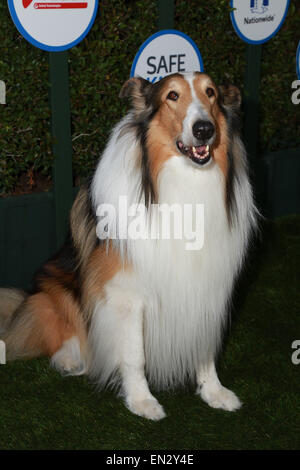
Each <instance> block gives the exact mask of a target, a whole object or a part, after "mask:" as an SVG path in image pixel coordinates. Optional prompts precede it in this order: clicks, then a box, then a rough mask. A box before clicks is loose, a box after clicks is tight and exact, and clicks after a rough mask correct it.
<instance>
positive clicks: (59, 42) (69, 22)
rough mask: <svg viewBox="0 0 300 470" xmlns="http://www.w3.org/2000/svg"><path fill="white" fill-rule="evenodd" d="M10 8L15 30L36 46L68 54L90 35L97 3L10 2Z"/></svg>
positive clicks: (89, 0)
mask: <svg viewBox="0 0 300 470" xmlns="http://www.w3.org/2000/svg"><path fill="white" fill-rule="evenodd" d="M8 7H9V11H10V14H11V17H12V19H13V22H14V24H15V26H16V28H17V29H18V31H19V32H20V33H21V35H22V36H23V37H24V38H25V39H26V40H27V41H28V42H30V43H31V44H32V45H33V46H35V47H38V48H39V49H43V50H45V51H65V50H67V49H70V48H71V47H73V46H76V44H78V43H79V42H80V41H82V39H84V38H85V36H86V35H87V34H88V32H89V30H90V29H91V27H92V25H93V23H94V21H95V18H96V14H97V10H98V0H68V1H66V0H63V1H62V0H8Z"/></svg>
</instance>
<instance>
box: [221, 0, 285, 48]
mask: <svg viewBox="0 0 300 470" xmlns="http://www.w3.org/2000/svg"><path fill="white" fill-rule="evenodd" d="M289 3H290V0H280V1H279V0H230V6H231V8H232V9H233V10H232V11H231V13H230V17H231V21H232V24H233V27H234V29H235V31H236V33H237V35H238V36H239V37H240V38H241V39H242V40H243V41H245V42H247V43H249V44H263V43H264V42H266V41H268V40H269V39H271V38H272V37H273V36H275V34H276V33H277V32H278V31H279V29H280V28H281V26H282V24H283V22H284V20H285V17H286V14H287V11H288V8H289Z"/></svg>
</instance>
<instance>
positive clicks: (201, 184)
mask: <svg viewBox="0 0 300 470" xmlns="http://www.w3.org/2000/svg"><path fill="white" fill-rule="evenodd" d="M121 97H128V98H130V99H131V101H132V109H131V110H130V111H129V113H128V114H127V116H125V117H124V118H123V119H122V120H121V121H120V122H119V123H118V124H117V126H116V127H115V128H114V129H113V131H112V133H111V136H110V139H109V141H108V144H107V146H106V149H105V151H104V152H103V155H102V156H101V158H100V160H99V163H98V165H97V168H96V171H95V174H94V176H93V179H92V181H91V184H89V185H88V186H86V187H84V188H82V189H81V190H80V192H79V194H78V196H77V198H76V200H75V202H74V205H73V208H72V211H71V219H70V220H71V224H70V226H71V236H70V239H69V245H68V246H67V247H66V248H65V249H64V250H63V251H62V252H61V253H60V254H59V255H58V256H56V257H55V258H54V259H53V260H50V261H49V262H48V263H46V265H45V266H44V267H43V268H42V270H41V271H40V273H39V274H38V276H37V289H36V290H35V292H33V293H32V294H31V295H29V296H25V295H23V294H20V295H19V294H16V293H15V292H11V291H7V290H2V291H1V290H0V299H2V300H0V301H1V302H2V304H3V305H6V306H7V309H6V310H7V311H6V312H5V315H4V313H2V321H1V319H0V328H2V333H1V329H0V337H1V339H3V340H4V341H6V343H7V346H8V355H9V357H10V358H14V357H33V356H37V355H48V356H50V357H51V363H52V365H53V366H54V367H56V368H57V369H59V370H60V371H61V372H63V373H71V374H80V373H87V374H88V375H89V376H90V377H92V378H93V380H96V382H97V383H98V385H99V386H105V385H107V384H112V385H119V386H120V391H121V393H122V395H123V396H124V399H125V403H126V405H127V406H128V408H129V409H130V410H132V411H133V412H134V413H136V414H138V415H141V416H145V417H147V418H149V419H154V420H155V419H160V418H162V417H164V416H165V413H164V410H163V408H162V407H161V405H160V404H159V403H158V402H157V400H156V399H155V398H154V397H153V395H152V394H151V392H150V390H149V387H148V382H149V383H150V384H151V385H153V386H154V387H155V388H157V389H166V388H170V387H175V386H177V385H179V384H184V383H186V381H187V380H192V381H195V382H196V383H197V385H198V393H199V394H200V396H201V397H202V399H203V400H204V401H206V402H207V403H208V404H209V405H210V406H212V407H216V408H223V409H226V410H235V409H237V408H238V407H239V406H240V402H239V400H238V398H237V397H236V395H235V394H234V393H233V392H231V391H230V390H228V389H226V388H225V387H223V386H222V385H221V384H220V382H219V380H218V377H217V374H216V371H215V365H214V363H215V358H216V355H217V353H218V351H219V349H220V345H221V338H222V331H223V329H224V327H225V325H226V319H227V317H228V311H229V304H230V298H231V293H232V290H233V286H234V282H235V279H236V277H237V275H238V273H239V271H240V268H241V266H242V264H243V261H244V258H245V255H246V252H247V247H248V245H249V241H250V238H251V234H252V233H253V230H254V229H255V227H256V214H257V211H256V209H255V205H254V202H253V197H252V190H251V185H250V182H249V178H248V171H247V162H246V154H245V150H244V147H243V144H242V142H241V140H240V136H239V131H240V129H239V127H240V121H239V106H240V101H241V97H240V93H239V91H238V90H237V88H235V87H233V86H231V85H230V86H220V87H217V86H216V85H215V84H214V83H213V81H212V80H211V79H210V77H209V76H208V75H206V74H201V73H194V74H192V73H190V74H183V75H182V74H175V75H171V76H168V77H166V78H165V79H163V80H161V81H160V82H159V83H158V84H155V85H153V84H151V83H149V82H146V81H145V80H143V79H140V78H134V79H131V80H129V81H128V82H127V83H126V84H125V85H124V87H123V89H122V91H121ZM124 197H125V198H126V204H127V208H128V209H129V208H130V207H133V206H134V205H137V204H141V203H142V204H145V212H144V213H143V216H142V221H143V224H142V226H143V227H144V228H143V230H144V232H143V235H144V238H143V239H135V238H132V237H127V238H126V237H125V238H124V237H120V236H119V237H118V236H117V237H115V236H113V235H114V230H115V229H116V233H117V234H120V233H121V231H122V227H124V226H125V224H126V222H128V220H127V215H126V211H124V210H123V209H124V208H123V209H121V208H120V207H121V206H120V198H124ZM154 203H155V204H157V205H158V206H159V207H160V206H163V205H165V206H168V207H173V205H175V206H176V205H177V206H179V207H180V208H184V207H185V206H186V205H189V206H190V207H191V208H192V210H193V211H195V210H196V207H197V206H199V205H202V206H203V207H204V227H203V234H204V244H203V246H202V247H201V249H199V248H198V249H197V250H193V249H192V250H190V249H189V250H187V249H186V243H187V242H189V243H190V240H187V237H186V234H185V233H184V234H183V237H182V239H177V238H176V237H174V236H172V235H171V236H170V239H168V240H165V239H161V238H158V239H152V238H151V234H152V233H153V230H154V232H155V230H156V229H157V224H158V219H157V212H156V211H157V207H156V206H155V204H154ZM103 204H106V205H110V207H113V208H114V209H115V212H114V216H113V217H110V218H109V220H108V221H107V223H106V226H105V229H106V236H107V240H106V241H99V239H98V238H97V234H96V227H97V224H98V223H99V222H100V221H101V217H100V215H99V212H98V211H99V208H101V207H102V206H103ZM9 299H10V300H9ZM9 318H11V321H9Z"/></svg>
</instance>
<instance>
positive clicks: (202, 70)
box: [130, 29, 204, 78]
mask: <svg viewBox="0 0 300 470" xmlns="http://www.w3.org/2000/svg"><path fill="white" fill-rule="evenodd" d="M164 34H176V35H177V36H181V37H183V38H184V39H186V40H187V41H188V42H189V43H190V44H191V46H192V47H193V48H194V50H195V52H196V54H197V57H198V60H199V65H200V71H201V72H204V67H203V59H202V56H201V52H200V51H199V49H198V47H197V45H196V43H195V42H194V41H193V40H192V39H191V38H190V37H189V36H188V35H187V34H185V33H182V32H181V31H178V30H177V29H162V30H160V31H157V33H154V34H152V36H150V37H149V38H148V39H146V41H145V42H144V43H143V44H142V45H141V47H140V48H139V50H138V51H137V53H136V55H135V58H134V60H133V63H132V66H131V70H130V78H133V77H134V76H135V75H134V73H135V69H136V64H137V62H138V60H139V58H140V55H141V54H142V52H143V50H144V49H145V48H146V47H147V46H148V44H149V43H150V42H152V41H153V39H156V38H158V37H159V36H163V35H164Z"/></svg>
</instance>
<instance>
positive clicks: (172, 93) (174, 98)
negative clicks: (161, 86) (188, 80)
mask: <svg viewBox="0 0 300 470" xmlns="http://www.w3.org/2000/svg"><path fill="white" fill-rule="evenodd" d="M178 98H179V95H178V93H177V92H176V91H170V93H169V94H168V96H167V100H171V101H177V100H178Z"/></svg>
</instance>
